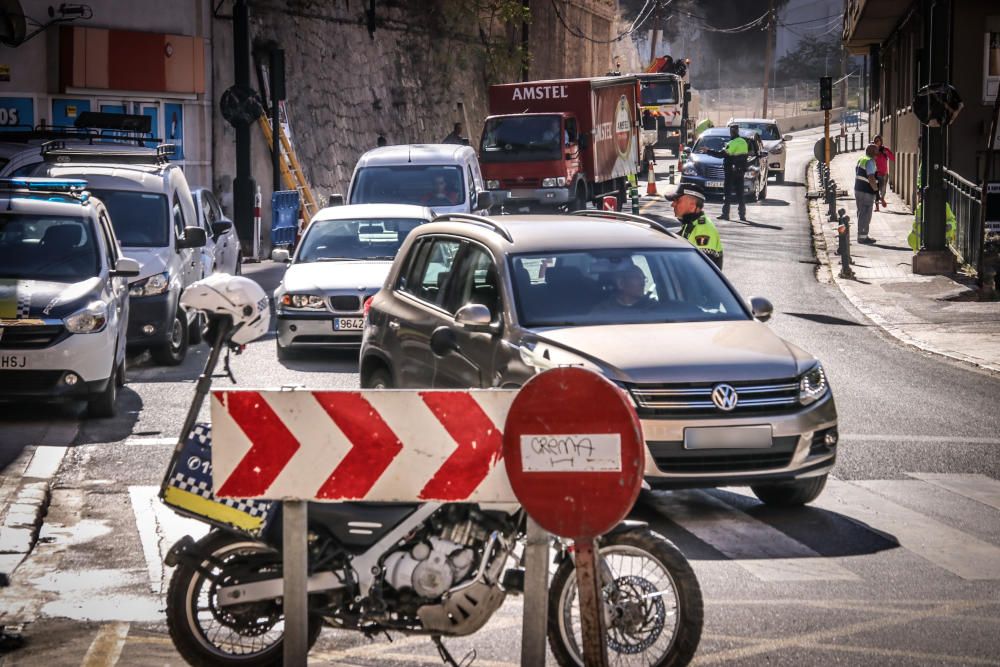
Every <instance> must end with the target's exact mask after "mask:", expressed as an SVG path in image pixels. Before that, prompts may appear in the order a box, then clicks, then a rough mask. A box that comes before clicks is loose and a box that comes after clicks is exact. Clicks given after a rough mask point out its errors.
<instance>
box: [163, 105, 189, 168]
mask: <svg viewBox="0 0 1000 667" xmlns="http://www.w3.org/2000/svg"><path fill="white" fill-rule="evenodd" d="M163 128H164V132H163V134H164V137H163V141H164V142H165V143H168V144H174V145H175V146H177V152H176V153H174V159H175V160H183V159H184V105H183V104H174V103H172V102H167V103H165V104H164V105H163Z"/></svg>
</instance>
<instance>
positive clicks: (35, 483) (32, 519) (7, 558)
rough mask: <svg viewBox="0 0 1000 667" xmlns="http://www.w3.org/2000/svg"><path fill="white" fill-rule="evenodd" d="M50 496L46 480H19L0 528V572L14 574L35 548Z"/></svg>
mask: <svg viewBox="0 0 1000 667" xmlns="http://www.w3.org/2000/svg"><path fill="white" fill-rule="evenodd" d="M51 497H52V493H51V483H50V482H49V480H39V479H24V480H22V482H21V484H20V486H19V488H18V490H17V493H16V494H15V495H14V500H13V502H11V503H10V505H8V507H7V511H6V514H5V516H4V520H3V524H2V525H0V572H3V573H5V574H8V575H9V574H11V573H12V572H14V570H15V569H17V566H18V565H20V564H21V562H22V561H23V560H24V559H25V558H26V557H27V556H28V554H30V553H31V550H32V549H34V548H35V544H36V543H37V541H38V531H39V530H40V529H41V527H42V521H43V520H44V518H45V514H46V512H47V511H48V507H49V500H50V499H51Z"/></svg>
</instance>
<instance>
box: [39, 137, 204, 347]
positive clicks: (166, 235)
mask: <svg viewBox="0 0 1000 667" xmlns="http://www.w3.org/2000/svg"><path fill="white" fill-rule="evenodd" d="M172 153H173V146H171V145H169V144H167V145H161V146H158V147H157V148H156V149H152V148H146V147H143V146H129V145H125V144H94V145H87V144H67V143H65V142H63V141H50V142H47V143H45V144H43V146H42V150H41V155H42V158H43V162H42V163H41V164H40V165H39V166H38V167H37V168H36V170H35V174H37V175H39V176H49V177H54V178H63V179H65V178H84V179H86V180H87V183H88V190H90V192H91V193H92V194H93V195H94V196H95V197H97V198H99V199H100V200H101V201H102V202H103V203H104V205H105V206H107V208H108V212H109V213H110V216H111V224H112V225H113V226H114V229H115V233H116V234H117V236H118V238H119V240H120V242H121V245H122V246H123V247H125V248H126V249H127V252H128V254H129V256H131V257H133V258H135V259H136V260H138V262H139V264H140V265H141V270H140V273H139V276H138V278H137V279H136V280H133V281H132V282H131V283H130V285H129V294H130V296H131V300H132V305H131V316H130V318H129V323H128V345H129V347H131V348H133V349H135V348H148V349H149V350H150V352H152V355H153V359H154V360H155V361H156V362H157V363H160V364H163V365H170V366H173V365H177V364H180V363H181V362H182V361H184V358H185V356H186V354H187V349H188V344H189V342H199V341H200V336H201V320H200V318H199V317H198V316H197V315H196V314H195V313H188V312H186V311H185V310H184V309H183V308H182V307H181V305H180V296H181V292H182V291H183V290H184V288H186V287H187V286H188V285H190V284H191V283H193V282H195V281H196V280H200V279H201V278H202V277H203V274H204V268H203V264H202V261H201V251H200V250H199V248H201V247H202V246H204V245H205V242H206V234H205V229H204V228H203V227H202V226H200V223H199V218H198V215H197V212H196V209H195V204H194V200H193V198H192V196H191V190H190V188H189V187H188V183H187V179H186V178H185V177H184V172H183V171H182V170H181V169H180V167H179V166H177V165H174V164H170V162H169V156H170V155H171V154H172Z"/></svg>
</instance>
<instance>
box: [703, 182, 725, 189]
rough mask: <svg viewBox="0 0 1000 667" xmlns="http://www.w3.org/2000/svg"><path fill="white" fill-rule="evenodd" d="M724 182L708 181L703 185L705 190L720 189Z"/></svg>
mask: <svg viewBox="0 0 1000 667" xmlns="http://www.w3.org/2000/svg"><path fill="white" fill-rule="evenodd" d="M725 185H726V182H725V181H708V182H706V183H705V187H706V188H722V187H725Z"/></svg>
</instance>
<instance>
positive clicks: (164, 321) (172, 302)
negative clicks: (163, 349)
mask: <svg viewBox="0 0 1000 667" xmlns="http://www.w3.org/2000/svg"><path fill="white" fill-rule="evenodd" d="M176 312H177V297H176V296H175V295H174V294H173V293H172V292H169V291H168V292H164V293H163V294H156V295H154V296H140V297H131V298H130V299H129V306H128V334H127V338H126V340H127V342H128V344H129V345H130V346H136V347H142V346H145V345H157V344H160V343H166V342H167V341H168V340H169V339H170V326H171V325H172V324H173V321H174V313H176ZM147 326H148V327H151V328H152V330H151V331H150V332H149V333H146V332H145V331H144V330H145V329H146V327H147Z"/></svg>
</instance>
